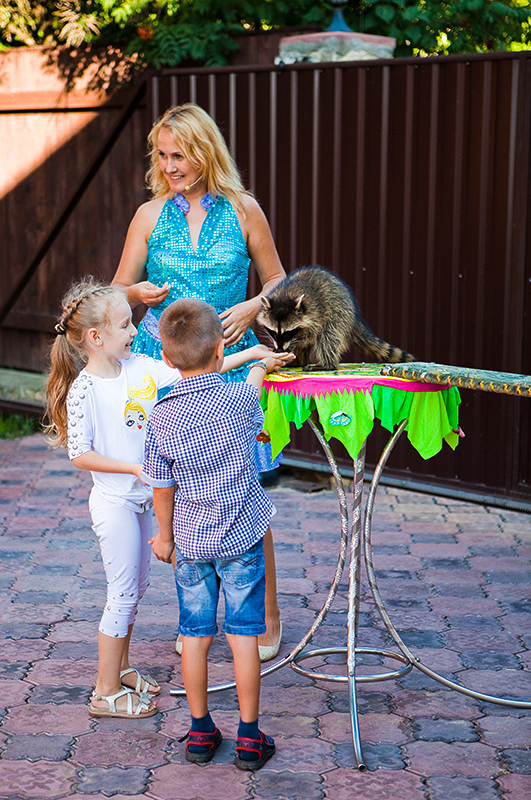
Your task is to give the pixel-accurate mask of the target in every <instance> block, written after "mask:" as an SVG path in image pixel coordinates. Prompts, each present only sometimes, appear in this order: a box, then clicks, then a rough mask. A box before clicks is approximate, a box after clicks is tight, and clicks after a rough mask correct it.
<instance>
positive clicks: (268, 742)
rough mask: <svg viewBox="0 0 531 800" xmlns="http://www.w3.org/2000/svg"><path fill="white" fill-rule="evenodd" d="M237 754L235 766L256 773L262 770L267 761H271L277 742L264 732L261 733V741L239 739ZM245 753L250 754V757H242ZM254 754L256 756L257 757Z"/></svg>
mask: <svg viewBox="0 0 531 800" xmlns="http://www.w3.org/2000/svg"><path fill="white" fill-rule="evenodd" d="M236 753H237V755H236V761H235V764H236V766H237V767H238V769H248V770H252V771H253V772H254V771H255V770H257V769H261V768H262V767H263V766H264V764H265V763H266V761H269V759H270V758H271V756H272V755H274V754H275V741H274V739H272V738H271V736H266V735H265V733H263V731H260V738H259V739H245V738H243V737H238V741H237V742H236ZM244 753H245V754H249V757H248V758H245V757H242V756H243V754H244ZM254 754H256V757H255V755H254Z"/></svg>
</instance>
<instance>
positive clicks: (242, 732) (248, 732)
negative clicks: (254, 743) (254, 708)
mask: <svg viewBox="0 0 531 800" xmlns="http://www.w3.org/2000/svg"><path fill="white" fill-rule="evenodd" d="M238 738H239V739H240V738H241V739H255V740H258V739H259V738H260V729H259V727H258V719H255V721H254V722H243V721H242V720H241V719H240V724H239V725H238ZM239 755H240V758H241V760H242V761H257V759H258V758H259V756H257V755H256V753H249V752H247V751H245V750H242V751H241V752H240V754H239Z"/></svg>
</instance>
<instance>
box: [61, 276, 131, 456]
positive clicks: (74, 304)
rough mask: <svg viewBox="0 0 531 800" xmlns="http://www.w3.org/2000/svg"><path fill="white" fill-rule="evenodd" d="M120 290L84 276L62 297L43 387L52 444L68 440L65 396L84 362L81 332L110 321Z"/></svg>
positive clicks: (83, 335)
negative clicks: (111, 307) (46, 379)
mask: <svg viewBox="0 0 531 800" xmlns="http://www.w3.org/2000/svg"><path fill="white" fill-rule="evenodd" d="M120 295H121V292H120V291H119V289H116V287H114V286H108V285H107V284H103V283H98V282H97V281H95V280H94V279H93V278H92V277H90V276H89V277H88V278H85V279H84V280H82V281H80V282H79V283H75V284H74V285H73V286H71V287H70V289H69V290H68V292H67V293H66V294H65V296H64V297H63V300H62V303H61V306H62V313H61V316H60V317H59V320H58V322H57V325H56V326H55V331H56V333H57V336H56V337H55V341H54V343H53V345H52V348H51V351H50V362H51V363H50V373H49V376H48V385H47V390H46V398H47V407H46V418H47V419H48V424H47V425H46V426H45V430H46V432H47V433H48V434H49V436H50V443H51V444H52V445H53V446H54V447H66V445H67V443H68V417H67V408H66V400H67V397H68V392H69V391H70V387H71V386H72V383H73V382H74V380H75V379H76V378H77V376H78V375H79V373H80V372H81V370H82V369H83V367H84V366H85V364H86V362H87V353H86V343H85V334H86V332H87V331H88V330H89V328H101V327H102V326H106V325H108V324H109V321H110V313H109V312H110V306H111V301H112V298H113V297H116V296H120Z"/></svg>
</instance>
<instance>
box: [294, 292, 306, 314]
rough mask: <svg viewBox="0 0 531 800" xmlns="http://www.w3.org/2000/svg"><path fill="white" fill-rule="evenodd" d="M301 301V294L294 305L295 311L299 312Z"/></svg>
mask: <svg viewBox="0 0 531 800" xmlns="http://www.w3.org/2000/svg"><path fill="white" fill-rule="evenodd" d="M303 299H304V295H303V294H301V296H300V297H299V299H298V300H297V302H296V303H295V311H298V310H299V308H300V307H301V303H302V301H303Z"/></svg>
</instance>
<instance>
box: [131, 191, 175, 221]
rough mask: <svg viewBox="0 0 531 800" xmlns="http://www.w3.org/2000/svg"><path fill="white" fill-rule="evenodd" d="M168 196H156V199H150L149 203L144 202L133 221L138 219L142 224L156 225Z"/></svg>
mask: <svg viewBox="0 0 531 800" xmlns="http://www.w3.org/2000/svg"><path fill="white" fill-rule="evenodd" d="M167 199H168V198H167V197H156V198H155V199H154V200H148V202H147V203H142V205H141V206H139V207H138V208H137V210H136V213H135V216H134V217H133V221H136V222H137V223H138V224H139V225H141V226H144V225H146V226H148V227H149V226H150V225H151V226H152V228H154V227H155V225H156V222H157V220H158V218H159V217H160V212H161V211H162V208H163V206H164V203H165V202H166V200H167Z"/></svg>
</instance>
